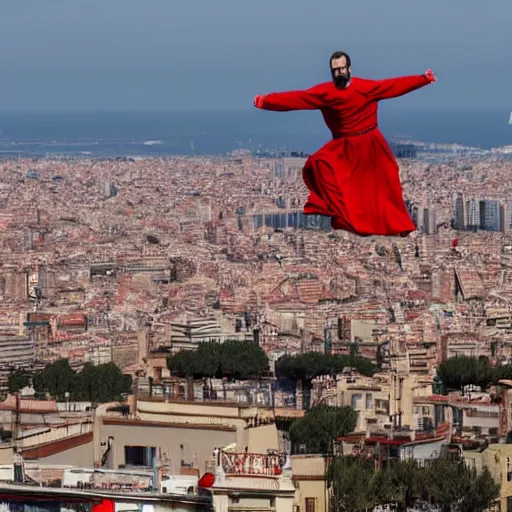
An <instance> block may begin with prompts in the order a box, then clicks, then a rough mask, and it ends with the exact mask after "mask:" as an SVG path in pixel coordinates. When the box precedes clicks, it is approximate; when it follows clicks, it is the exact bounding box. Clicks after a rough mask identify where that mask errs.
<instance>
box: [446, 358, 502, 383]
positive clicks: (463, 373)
mask: <svg viewBox="0 0 512 512" xmlns="http://www.w3.org/2000/svg"><path fill="white" fill-rule="evenodd" d="M437 375H438V377H439V378H440V379H441V381H442V383H443V384H444V386H445V387H446V388H447V389H457V390H460V389H463V388H464V386H467V385H469V384H474V385H476V386H480V387H482V388H487V387H488V386H489V384H491V383H492V381H493V377H494V375H493V368H492V367H491V364H490V362H489V360H488V359H487V358H486V357H478V358H477V357H470V356H455V357H451V358H450V359H447V360H446V361H444V362H442V363H441V364H440V365H439V367H438V369H437Z"/></svg>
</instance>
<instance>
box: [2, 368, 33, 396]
mask: <svg viewBox="0 0 512 512" xmlns="http://www.w3.org/2000/svg"><path fill="white" fill-rule="evenodd" d="M31 381H32V376H31V375H30V373H28V372H26V371H25V370H16V371H14V372H12V373H10V374H9V376H8V377H7V388H8V390H9V393H17V392H18V391H20V390H21V389H23V388H25V387H27V386H29V385H30V383H31Z"/></svg>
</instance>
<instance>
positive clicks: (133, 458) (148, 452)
mask: <svg viewBox="0 0 512 512" xmlns="http://www.w3.org/2000/svg"><path fill="white" fill-rule="evenodd" d="M154 457H156V448H154V447H149V446H125V447H124V461H125V464H126V466H144V467H148V468H150V467H152V465H153V458H154Z"/></svg>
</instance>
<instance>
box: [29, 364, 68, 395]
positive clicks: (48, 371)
mask: <svg viewBox="0 0 512 512" xmlns="http://www.w3.org/2000/svg"><path fill="white" fill-rule="evenodd" d="M76 384H77V375H76V373H75V371H74V370H73V368H71V366H70V365H69V361H68V360H67V359H58V360H57V361H55V362H53V363H50V364H48V365H47V366H46V367H45V368H44V370H43V371H42V372H40V373H39V374H37V375H36V376H35V378H34V388H35V389H36V391H39V392H47V393H49V394H50V395H51V396H52V397H53V398H55V399H56V400H64V398H65V394H66V393H70V394H74V393H75V389H76Z"/></svg>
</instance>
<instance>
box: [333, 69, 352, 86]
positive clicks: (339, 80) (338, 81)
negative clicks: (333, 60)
mask: <svg viewBox="0 0 512 512" xmlns="http://www.w3.org/2000/svg"><path fill="white" fill-rule="evenodd" d="M332 79H333V81H334V85H335V86H336V87H337V88H338V89H345V87H346V86H347V84H348V82H349V80H350V73H347V74H346V75H337V76H334V75H333V77H332Z"/></svg>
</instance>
